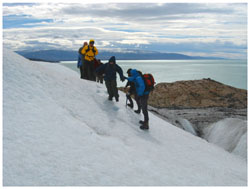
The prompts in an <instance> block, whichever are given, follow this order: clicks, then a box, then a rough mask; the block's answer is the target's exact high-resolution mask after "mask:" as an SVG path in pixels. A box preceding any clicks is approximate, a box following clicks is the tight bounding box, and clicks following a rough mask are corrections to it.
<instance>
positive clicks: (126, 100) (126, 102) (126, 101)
mask: <svg viewBox="0 0 250 189" xmlns="http://www.w3.org/2000/svg"><path fill="white" fill-rule="evenodd" d="M127 106H128V95H127V94H126V108H127Z"/></svg>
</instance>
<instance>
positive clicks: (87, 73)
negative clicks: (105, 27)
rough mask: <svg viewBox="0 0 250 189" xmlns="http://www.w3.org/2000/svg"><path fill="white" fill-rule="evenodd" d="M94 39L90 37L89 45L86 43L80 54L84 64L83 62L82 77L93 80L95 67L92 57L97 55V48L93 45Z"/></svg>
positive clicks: (94, 78)
mask: <svg viewBox="0 0 250 189" xmlns="http://www.w3.org/2000/svg"><path fill="white" fill-rule="evenodd" d="M94 43H95V41H94V40H93V39H91V40H90V41H89V45H86V46H85V47H84V48H83V49H82V51H81V54H83V55H84V64H83V71H84V74H83V75H84V77H85V78H84V79H87V80H91V81H95V80H96V76H95V68H94V58H95V56H96V55H98V50H97V48H96V47H95V46H94Z"/></svg>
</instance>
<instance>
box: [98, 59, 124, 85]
mask: <svg viewBox="0 0 250 189" xmlns="http://www.w3.org/2000/svg"><path fill="white" fill-rule="evenodd" d="M110 62H114V64H110ZM96 72H97V73H98V74H100V73H104V74H105V76H104V80H105V81H107V80H115V79H116V72H118V73H119V75H120V79H121V80H122V81H124V76H123V71H122V69H121V67H120V66H118V65H117V64H116V60H115V57H114V56H112V57H111V58H110V59H109V62H108V63H106V64H103V65H101V66H100V67H98V68H97V69H96Z"/></svg>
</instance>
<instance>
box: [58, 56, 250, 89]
mask: <svg viewBox="0 0 250 189" xmlns="http://www.w3.org/2000/svg"><path fill="white" fill-rule="evenodd" d="M102 62H104V63H106V62H107V61H102ZM61 64H62V65H64V66H67V67H69V68H71V69H73V70H75V71H77V72H78V73H79V70H78V69H77V67H76V61H63V62H61ZM117 64H118V65H119V66H121V68H122V69H123V72H124V74H125V75H127V74H126V72H127V70H128V69H129V68H135V69H138V70H140V71H142V72H143V73H152V74H153V75H154V77H155V81H156V83H161V82H175V81H180V80H196V79H203V78H210V79H213V80H216V81H218V82H221V83H224V84H226V85H230V86H233V87H236V88H241V89H247V60H117ZM79 74H80V73H79ZM117 76H118V75H117ZM117 78H118V79H117V83H118V86H125V84H126V82H124V83H122V82H121V81H120V79H119V76H118V77H117Z"/></svg>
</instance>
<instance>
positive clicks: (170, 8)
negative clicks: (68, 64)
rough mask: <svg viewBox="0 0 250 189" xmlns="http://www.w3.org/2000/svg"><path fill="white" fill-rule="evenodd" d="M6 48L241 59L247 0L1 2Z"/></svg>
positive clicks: (245, 39) (242, 55)
mask: <svg viewBox="0 0 250 189" xmlns="http://www.w3.org/2000/svg"><path fill="white" fill-rule="evenodd" d="M2 16H3V44H4V45H5V47H8V48H10V49H12V50H15V51H16V50H45V49H46V50H48V49H62V50H78V49H79V47H80V46H82V44H83V42H84V41H89V40H90V39H94V40H95V46H96V47H97V48H98V49H99V50H101V49H115V50H118V51H126V49H137V50H147V51H159V52H166V53H181V54H185V55H190V56H213V57H222V58H232V59H247V28H248V23H247V16H248V6H247V3H244V2H242V3H228V4H225V3H171V2H170V3H148V2H146V3H141V2H140V3H130V2H123V3H92V4H91V3H86V2H83V3H75V2H74V1H73V3H60V2H55V3H49V2H45V3H3V5H2Z"/></svg>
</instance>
